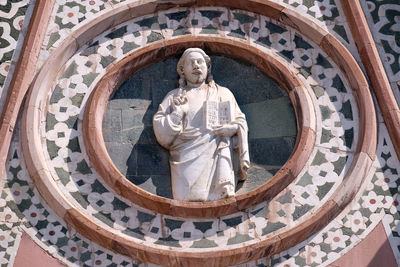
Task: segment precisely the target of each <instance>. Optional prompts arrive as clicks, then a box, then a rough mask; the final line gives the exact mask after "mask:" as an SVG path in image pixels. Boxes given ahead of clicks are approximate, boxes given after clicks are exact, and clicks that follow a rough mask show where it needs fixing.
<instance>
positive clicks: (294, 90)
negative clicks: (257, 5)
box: [83, 36, 316, 218]
mask: <svg viewBox="0 0 400 267" xmlns="http://www.w3.org/2000/svg"><path fill="white" fill-rule="evenodd" d="M189 47H200V48H202V49H204V50H206V51H208V52H211V53H215V54H223V55H227V56H231V57H234V58H239V59H242V60H246V61H247V62H250V63H252V64H253V65H254V66H256V67H258V68H259V69H260V70H261V71H263V72H264V73H266V74H267V75H269V76H270V77H272V78H273V79H274V80H276V81H277V82H278V83H279V84H280V85H281V86H282V87H283V88H284V89H285V90H286V91H287V93H288V95H289V98H290V100H291V102H292V104H293V107H294V110H295V114H296V118H297V130H298V134H297V138H296V139H297V140H296V145H295V148H294V151H293V153H292V155H291V156H290V158H289V159H288V161H287V162H286V163H285V164H284V165H283V166H282V168H281V169H280V170H279V171H278V172H277V173H276V174H275V175H274V176H273V177H272V178H271V179H270V180H268V181H267V182H266V183H264V184H263V185H261V186H259V187H258V188H256V189H254V190H252V191H250V192H247V193H244V194H241V195H237V196H233V197H230V198H226V199H221V200H217V201H209V202H188V201H180V200H173V199H168V198H164V197H160V196H157V195H155V194H152V193H149V192H147V191H145V190H143V189H141V188H140V187H138V186H136V185H134V184H133V183H131V182H130V181H129V180H127V179H126V177H125V176H124V175H123V174H122V173H121V172H120V171H119V170H118V169H117V167H116V166H115V164H114V163H113V161H112V159H111V158H110V156H109V154H108V152H107V149H106V146H105V143H104V139H103V132H102V130H103V129H102V122H103V115H104V112H105V109H106V107H107V104H108V101H109V98H110V96H111V95H112V94H113V93H114V92H115V90H117V89H118V88H119V86H120V85H121V84H122V83H123V82H124V81H125V80H126V79H127V78H128V77H130V76H131V75H132V74H133V73H134V72H136V71H138V70H139V69H141V68H143V67H145V66H147V65H150V64H152V63H155V62H157V61H159V60H162V59H165V58H168V57H171V56H176V55H180V54H181V53H182V52H183V51H184V50H185V49H186V48H189ZM315 132H316V118H315V111H314V106H313V104H312V100H311V97H310V96H309V95H308V93H307V89H306V88H305V86H304V85H303V84H302V82H301V81H300V79H299V78H297V77H296V75H295V74H294V73H293V72H292V71H291V70H290V69H289V68H288V67H287V66H286V65H285V64H283V63H281V62H280V61H279V60H277V58H276V57H274V56H272V55H270V54H267V53H265V52H263V51H260V50H258V49H256V48H255V47H252V46H249V45H247V44H243V43H242V42H238V41H233V40H227V39H224V38H220V37H206V36H202V37H195V36H185V37H180V38H174V39H172V40H166V41H163V42H158V43H154V44H150V45H148V46H146V47H144V48H142V49H139V50H136V51H135V52H134V53H132V54H131V55H129V56H127V57H126V58H124V59H123V60H121V61H119V62H118V63H116V64H114V65H113V66H112V67H111V68H110V69H108V70H107V73H106V74H105V75H104V76H103V77H102V79H101V80H100V81H99V82H98V83H97V85H96V87H95V88H94V91H93V92H92V93H91V96H90V99H89V100H88V102H87V105H86V108H85V115H84V120H83V138H84V141H85V146H86V152H87V153H88V156H89V159H90V161H91V163H92V164H93V166H94V168H95V169H96V171H97V172H98V173H99V174H100V175H101V177H102V178H103V179H104V180H105V182H106V183H107V184H108V185H109V186H110V187H111V188H112V189H113V190H114V191H115V192H117V193H118V194H119V195H121V196H123V197H125V198H127V199H129V200H130V201H132V202H134V203H136V204H138V205H140V206H142V207H144V208H147V209H150V210H153V211H155V212H158V213H162V214H167V215H175V216H177V215H179V216H180V217H201V218H205V217H217V216H223V215H228V214H231V213H234V212H238V211H240V210H243V209H246V208H249V207H250V206H252V205H255V204H258V203H260V202H262V201H268V200H270V199H272V198H273V197H274V196H275V195H277V194H278V193H279V192H281V191H282V190H283V189H284V188H285V187H286V186H287V185H289V184H290V183H291V182H292V181H293V180H294V179H295V178H296V177H297V175H298V174H299V173H300V171H301V170H302V169H303V167H304V165H305V164H306V162H307V160H308V158H309V156H310V153H311V152H312V150H313V147H314V143H315V138H316V134H315Z"/></svg>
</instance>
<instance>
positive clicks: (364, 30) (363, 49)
mask: <svg viewBox="0 0 400 267" xmlns="http://www.w3.org/2000/svg"><path fill="white" fill-rule="evenodd" d="M341 2H342V5H343V9H344V11H345V14H346V17H347V19H348V20H349V25H350V30H351V32H352V33H353V35H354V39H355V42H356V44H357V49H358V52H359V54H360V56H361V60H362V62H363V64H364V66H365V71H366V72H367V75H368V77H369V78H370V80H371V84H372V89H373V90H374V92H375V95H376V99H377V100H378V103H379V107H380V109H381V112H382V116H383V119H384V121H385V123H386V125H387V128H388V131H389V134H390V137H391V139H392V142H393V145H394V148H395V150H396V154H397V156H398V157H400V110H399V106H398V105H397V102H396V99H395V97H394V94H393V91H392V89H391V87H390V83H389V79H388V77H387V76H386V73H385V69H384V67H383V64H382V61H381V59H380V58H379V54H378V50H377V49H376V46H375V45H374V38H373V37H372V34H371V31H370V30H369V27H368V23H367V21H366V19H365V16H364V13H363V11H362V8H361V5H360V2H355V3H353V2H352V1H349V0H341ZM369 66H374V68H370V67H369Z"/></svg>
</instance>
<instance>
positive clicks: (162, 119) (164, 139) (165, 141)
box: [153, 89, 183, 149]
mask: <svg viewBox="0 0 400 267" xmlns="http://www.w3.org/2000/svg"><path fill="white" fill-rule="evenodd" d="M176 92H177V89H176V90H173V91H171V92H170V93H169V94H167V96H166V97H165V98H164V100H163V101H162V102H161V104H160V105H159V108H158V111H157V113H156V114H155V115H154V117H153V129H154V134H155V136H156V138H157V141H158V143H159V144H160V145H162V146H163V147H165V148H166V149H170V147H171V145H172V144H173V142H174V141H175V139H176V138H177V137H178V135H179V134H180V133H181V131H182V127H183V126H182V122H181V121H180V122H176V121H174V120H173V118H172V116H171V112H172V110H171V104H172V101H173V97H174V95H175V94H176Z"/></svg>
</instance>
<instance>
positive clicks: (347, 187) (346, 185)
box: [22, 1, 376, 265]
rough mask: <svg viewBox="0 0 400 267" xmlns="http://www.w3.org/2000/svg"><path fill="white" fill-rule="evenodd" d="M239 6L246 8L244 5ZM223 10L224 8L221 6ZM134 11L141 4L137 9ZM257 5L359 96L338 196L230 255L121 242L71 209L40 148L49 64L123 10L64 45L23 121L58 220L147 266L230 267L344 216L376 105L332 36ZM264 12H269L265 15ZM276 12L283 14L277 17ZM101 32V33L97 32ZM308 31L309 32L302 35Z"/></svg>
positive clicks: (32, 163) (364, 165) (368, 146)
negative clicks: (328, 62) (313, 49)
mask: <svg viewBox="0 0 400 267" xmlns="http://www.w3.org/2000/svg"><path fill="white" fill-rule="evenodd" d="M210 2H211V1H210ZM247 2H248V3H247V4H248V6H246V5H244V6H241V7H240V8H242V9H247V10H248V9H251V8H252V5H254V2H255V1H247ZM135 3H136V2H135ZM140 3H141V4H143V6H142V7H140V8H137V9H134V10H146V11H147V12H149V13H152V12H155V11H157V9H158V8H162V7H158V8H157V5H156V2H155V1H154V2H153V1H146V2H145V3H143V2H140ZM241 3H242V4H246V2H241ZM149 4H153V6H152V5H150V7H152V8H150V9H151V10H147V9H146V7H147V8H148V7H149V6H148V5H149ZM219 4H221V5H223V4H222V3H219ZM128 5H129V4H128ZM136 5H139V4H138V3H137V4H136ZM146 5H147V6H146ZM226 5H227V6H229V3H226ZM258 5H261V6H264V9H261V8H260V9H259V10H255V11H256V12H257V11H258V13H260V12H261V13H264V12H265V13H267V15H268V14H271V13H270V12H271V11H276V13H277V14H275V15H278V17H279V18H283V19H281V20H280V21H283V22H285V19H287V18H290V21H296V24H297V25H298V26H299V27H297V25H295V27H294V28H297V29H300V30H299V31H300V32H301V33H304V34H305V35H306V36H308V37H309V38H310V39H312V40H313V41H314V42H315V43H316V44H317V45H321V46H322V48H324V49H325V51H326V52H327V53H328V55H330V56H331V57H332V58H333V59H334V61H335V62H336V64H338V65H339V66H340V67H341V69H342V71H343V72H344V73H345V74H346V76H347V79H348V80H349V81H350V83H351V86H352V88H353V90H354V91H355V93H356V96H357V100H358V101H357V103H358V106H359V110H360V122H361V123H360V135H359V141H358V146H357V150H356V155H355V157H354V160H353V162H352V165H351V168H350V170H349V171H348V173H347V175H346V178H345V181H344V182H343V183H342V184H341V185H340V186H339V188H338V189H337V190H336V193H335V194H334V195H333V196H332V197H331V198H330V199H329V200H328V201H327V202H326V203H325V205H323V206H322V207H321V208H320V209H318V210H316V211H315V213H314V214H313V215H312V216H310V217H309V219H307V220H304V221H303V223H302V224H301V225H298V226H296V227H294V228H292V229H289V230H288V231H286V232H281V233H280V234H275V235H271V236H270V237H269V238H267V239H265V240H263V241H260V242H258V243H255V244H252V245H247V246H243V247H240V248H235V249H231V250H223V251H215V252H199V253H193V252H191V253H189V252H183V251H179V252H178V251H173V250H168V249H166V250H163V249H156V248H152V247H148V246H143V245H141V244H139V243H135V242H134V240H133V239H132V238H123V237H121V236H118V235H117V234H116V233H114V232H113V231H109V230H106V229H104V228H103V227H102V226H100V225H98V224H96V223H94V222H93V221H91V220H90V219H88V218H87V217H85V215H84V214H82V213H81V212H79V211H78V210H77V209H76V208H75V207H73V206H72V205H71V204H70V203H69V201H68V200H67V199H66V198H65V197H64V196H62V194H60V192H59V189H58V188H57V185H56V182H55V181H54V180H53V179H52V178H51V176H50V173H49V171H48V170H47V169H46V167H45V166H46V165H45V164H44V162H45V161H44V158H43V153H42V147H41V144H40V143H39V142H40V136H39V133H38V129H39V123H40V119H39V111H40V110H41V108H45V105H46V101H43V100H45V99H46V98H47V89H48V88H49V87H50V83H51V81H53V79H52V78H54V77H55V76H56V74H57V69H56V68H54V66H53V65H52V64H51V63H52V62H56V63H58V64H57V65H59V66H60V65H62V64H64V63H65V61H66V60H67V59H68V58H69V57H70V56H71V55H72V54H73V53H74V52H75V51H76V49H77V48H78V47H79V46H80V45H82V44H83V43H85V42H86V41H87V40H89V39H91V37H93V36H95V35H96V34H98V33H100V32H102V31H103V30H105V29H107V28H108V27H107V26H110V27H111V26H112V25H118V24H119V23H122V22H123V21H124V19H125V18H127V17H128V18H130V17H135V15H132V14H129V13H130V11H133V10H129V9H126V6H124V9H122V8H117V9H114V10H113V11H112V12H110V13H107V14H105V16H103V17H102V20H104V21H105V22H108V23H104V22H103V21H93V22H92V23H89V24H87V25H85V26H84V27H83V28H81V29H80V30H79V31H78V32H77V34H76V35H74V36H75V37H76V38H69V39H68V40H66V42H65V43H63V45H61V46H60V49H57V50H56V51H55V53H54V57H52V58H51V59H50V60H49V61H48V62H47V64H45V66H44V67H43V69H42V70H41V71H40V73H39V74H38V76H37V79H36V80H35V83H34V85H33V86H32V91H31V94H30V97H29V99H28V101H27V104H26V105H27V106H26V109H25V112H24V116H23V129H22V135H23V138H22V139H23V150H24V155H25V159H26V163H27V167H28V171H29V172H30V175H31V177H32V178H33V179H34V180H35V183H36V186H37V187H38V189H39V191H40V192H41V194H42V195H43V196H44V198H45V199H46V200H47V201H48V203H49V204H50V205H51V206H52V208H53V209H54V211H55V212H56V213H57V214H58V215H59V216H61V217H62V218H64V220H65V221H66V222H67V223H69V224H70V225H72V226H73V227H74V228H75V229H76V230H78V231H79V232H81V233H83V234H85V235H86V236H87V237H89V238H90V239H92V240H93V241H95V242H97V243H98V244H100V245H103V246H105V247H107V248H110V249H113V250H115V251H118V252H119V253H122V254H125V255H129V256H131V257H135V258H139V259H141V260H143V261H151V262H155V263H158V264H165V263H166V262H168V263H170V264H171V265H172V264H178V265H179V264H183V265H190V264H192V265H193V264H199V263H200V262H201V264H212V265H213V264H215V265H218V264H221V263H222V262H223V263H224V264H231V265H232V264H237V263H240V262H245V261H249V260H252V259H256V258H259V257H263V256H267V255H271V254H274V253H278V252H280V251H282V250H285V249H287V248H289V247H292V246H293V245H295V244H297V243H299V242H300V241H302V240H304V239H306V238H307V237H309V236H311V235H312V234H314V233H315V232H316V231H318V230H319V229H321V228H322V227H324V226H325V225H326V224H327V223H328V222H329V221H330V220H331V219H332V218H333V217H335V216H336V215H337V214H338V213H339V212H340V211H341V210H342V208H343V207H344V206H345V205H347V204H348V203H349V202H350V200H351V199H352V198H353V197H354V194H355V193H356V192H357V190H358V188H359V185H360V184H361V182H362V181H363V179H364V178H365V176H366V172H367V171H368V169H369V168H370V166H371V163H372V159H373V158H374V151H375V145H376V128H375V125H376V124H375V117H374V110H373V108H372V107H373V104H372V99H371V97H370V95H369V93H368V87H367V83H366V81H365V78H364V76H363V75H362V72H361V70H360V69H359V68H358V66H357V64H356V63H355V61H354V59H353V58H352V57H351V55H350V54H349V53H348V51H347V50H346V49H345V48H344V47H343V46H342V45H341V44H340V43H339V42H338V41H337V40H336V39H335V38H333V37H332V36H331V35H329V34H328V33H326V32H324V31H323V30H322V29H320V28H318V27H317V26H315V25H312V23H311V22H310V21H308V20H307V19H304V18H303V17H301V16H299V15H298V14H295V13H294V12H293V11H286V12H285V10H284V9H283V7H281V9H279V5H277V4H272V3H269V2H266V3H262V4H261V3H259V4H258ZM247 7H249V8H247ZM235 8H237V7H235ZM265 9H266V10H267V11H265ZM277 9H278V10H279V11H277ZM127 10H128V11H127ZM252 11H253V10H252ZM281 11H282V13H281ZM147 12H145V13H147ZM288 13H289V14H288ZM99 20H100V19H99ZM110 24H111V25H110ZM289 24H290V22H289ZM97 27H99V28H101V29H100V30H93V29H95V28H97ZM307 29H309V30H310V31H304V30H307ZM86 34H87V35H86ZM85 35H86V36H85ZM327 48H328V49H327ZM41 88H44V90H40V89H41ZM367 108H368V110H367ZM28 138H29V139H28ZM28 140H33V142H29V141H28Z"/></svg>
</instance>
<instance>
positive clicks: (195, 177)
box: [153, 82, 250, 201]
mask: <svg viewBox="0 0 400 267" xmlns="http://www.w3.org/2000/svg"><path fill="white" fill-rule="evenodd" d="M182 90H183V89H179V88H178V89H175V90H172V91H171V92H169V93H168V94H167V96H166V97H165V98H164V100H163V101H162V103H161V104H160V106H159V109H158V111H157V113H156V114H155V115H154V117H153V128H154V133H155V136H156V138H157V141H158V142H159V143H160V144H161V145H162V146H163V147H165V148H166V149H168V150H169V152H170V167H171V185H172V194H173V198H174V199H177V200H184V201H208V200H217V199H221V198H225V197H229V196H233V195H234V192H235V185H236V181H237V177H239V179H244V178H245V176H246V170H247V169H248V168H249V165H250V161H249V152H248V143H247V136H248V128H247V123H246V118H245V115H244V114H243V113H242V112H241V111H240V109H239V106H238V104H237V103H236V100H235V97H234V96H233V94H232V93H231V91H229V90H228V89H227V88H225V87H221V86H218V85H217V84H215V83H214V82H210V83H209V84H206V85H204V86H202V87H201V88H193V89H188V90H186V91H185V92H184V93H185V95H186V97H187V99H188V104H189V111H188V113H187V114H186V115H185V116H184V117H183V118H182V121H180V122H178V123H177V122H176V120H174V119H173V118H172V117H171V113H172V112H173V110H172V108H171V104H172V101H173V98H174V97H175V96H177V95H178V94H179V93H182ZM205 101H217V102H218V101H219V102H225V101H229V102H230V107H231V109H232V115H233V118H232V120H231V123H232V124H237V125H238V131H237V134H236V135H234V136H232V137H221V136H217V135H215V134H214V133H213V132H212V131H210V130H208V129H207V128H206V125H205V118H204V110H203V109H204V102H205ZM235 173H236V175H235ZM235 176H236V179H235Z"/></svg>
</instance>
